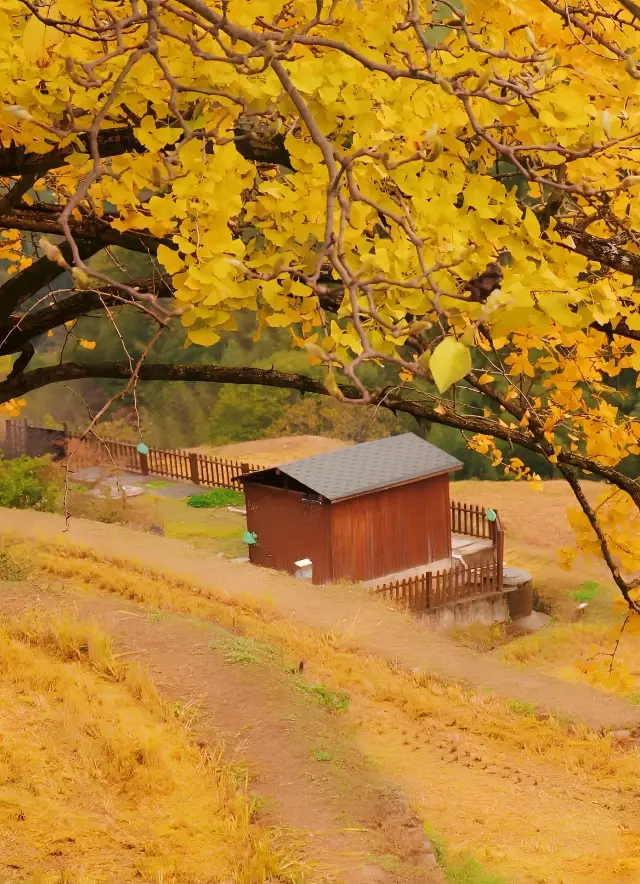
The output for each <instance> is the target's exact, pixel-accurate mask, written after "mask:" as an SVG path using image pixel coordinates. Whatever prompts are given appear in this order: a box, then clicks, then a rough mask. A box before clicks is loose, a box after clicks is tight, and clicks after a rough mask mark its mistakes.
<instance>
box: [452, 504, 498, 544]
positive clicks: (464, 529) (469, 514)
mask: <svg viewBox="0 0 640 884" xmlns="http://www.w3.org/2000/svg"><path fill="white" fill-rule="evenodd" d="M494 526H495V522H490V521H489V519H487V513H486V510H484V509H483V508H482V507H479V506H473V505H471V504H466V503H456V502H455V501H453V502H452V503H451V531H452V533H453V534H469V535H471V536H472V537H482V538H485V539H486V540H492V539H493V537H494V535H495V528H494Z"/></svg>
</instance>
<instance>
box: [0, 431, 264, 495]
mask: <svg viewBox="0 0 640 884" xmlns="http://www.w3.org/2000/svg"><path fill="white" fill-rule="evenodd" d="M21 454H29V455H30V456H32V457H34V456H41V455H43V454H51V455H53V456H54V457H55V459H56V460H66V461H67V462H70V463H71V466H72V467H73V468H74V469H80V468H82V467H86V466H96V465H99V464H107V465H111V466H116V467H119V468H120V469H124V470H126V471H127V472H130V473H140V474H141V475H143V476H149V475H151V476H163V477H166V478H168V479H184V480H186V481H188V482H193V483H194V484H195V485H208V486H211V487H215V488H232V489H236V490H238V489H239V488H240V487H241V484H240V482H239V479H240V477H241V476H243V475H244V474H245V473H250V472H252V471H253V470H259V469H262V467H260V466H256V465H255V464H249V463H243V462H241V461H239V460H233V459H232V458H226V457H209V456H207V455H205V454H198V453H197V452H195V451H183V450H178V451H176V450H167V449H160V448H151V449H149V451H148V452H147V453H141V452H139V451H138V447H137V445H133V444H131V443H130V442H119V441H117V440H115V439H98V438H97V437H96V436H87V437H85V438H83V437H82V436H80V435H77V434H74V433H67V432H66V431H64V430H49V429H45V428H43V427H32V426H30V425H29V424H27V422H26V421H24V420H12V421H7V422H6V438H5V443H4V456H5V457H7V458H12V457H19V456H20V455H21Z"/></svg>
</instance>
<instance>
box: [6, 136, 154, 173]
mask: <svg viewBox="0 0 640 884" xmlns="http://www.w3.org/2000/svg"><path fill="white" fill-rule="evenodd" d="M77 142H80V145H81V147H80V150H81V151H86V152H87V153H89V147H88V142H89V136H88V135H86V134H85V135H78V137H77V139H76V141H75V142H72V143H71V144H67V145H66V146H65V147H52V149H51V150H50V151H49V152H48V153H30V152H29V151H28V150H26V149H25V148H24V147H20V146H19V145H17V144H10V145H9V146H8V147H3V148H2V149H0V177H3V178H4V177H9V176H13V175H26V174H35V175H37V176H38V177H39V176H41V175H44V174H45V173H46V172H48V171H50V170H51V169H57V168H59V167H60V166H63V165H64V163H65V160H66V159H67V157H68V156H70V155H71V154H72V153H74V152H76V151H78V143H77ZM98 147H99V150H100V156H101V157H103V158H104V159H106V158H107V157H115V156H120V155H121V154H124V153H131V152H132V151H137V152H139V153H142V152H144V151H145V150H146V149H145V148H144V147H143V146H142V145H141V144H140V143H139V142H138V141H137V140H136V138H135V136H134V134H133V129H132V128H131V127H130V126H123V127H118V128H112V129H103V130H102V131H101V132H100V133H99V135H98Z"/></svg>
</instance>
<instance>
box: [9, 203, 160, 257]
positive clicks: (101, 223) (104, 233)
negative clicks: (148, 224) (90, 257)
mask: <svg viewBox="0 0 640 884" xmlns="http://www.w3.org/2000/svg"><path fill="white" fill-rule="evenodd" d="M62 211H63V207H62V206H57V205H53V206H51V205H38V206H18V207H17V208H15V209H12V210H11V211H9V212H7V213H6V214H5V215H2V216H0V229H4V230H24V231H27V232H31V233H43V234H49V235H50V236H64V231H63V229H62V227H61V226H60V223H59V221H58V216H59V215H60V214H61V212H62ZM112 220H113V218H112V217H111V216H109V215H106V216H105V217H104V218H97V217H93V218H87V217H85V218H83V219H82V220H81V221H71V222H70V224H69V227H70V228H71V233H72V234H73V237H74V239H76V240H78V239H97V240H99V241H100V243H101V247H104V246H121V247H122V248H123V249H128V250H129V251H131V252H148V253H149V254H150V255H155V254H156V252H157V251H158V246H159V245H166V246H167V247H168V248H170V249H175V245H174V244H173V241H172V240H171V238H170V237H166V238H162V237H157V236H154V235H153V234H152V233H149V232H148V231H145V230H135V231H126V232H124V233H121V232H120V231H119V230H115V229H114V228H113V227H111V226H110V223H109V222H110V221H112Z"/></svg>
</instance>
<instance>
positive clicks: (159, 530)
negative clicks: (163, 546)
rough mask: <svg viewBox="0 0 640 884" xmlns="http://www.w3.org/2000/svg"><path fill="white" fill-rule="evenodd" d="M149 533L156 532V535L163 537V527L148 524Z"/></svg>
mask: <svg viewBox="0 0 640 884" xmlns="http://www.w3.org/2000/svg"><path fill="white" fill-rule="evenodd" d="M149 531H150V532H151V534H157V536H158V537H164V528H163V527H162V525H149Z"/></svg>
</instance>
